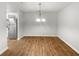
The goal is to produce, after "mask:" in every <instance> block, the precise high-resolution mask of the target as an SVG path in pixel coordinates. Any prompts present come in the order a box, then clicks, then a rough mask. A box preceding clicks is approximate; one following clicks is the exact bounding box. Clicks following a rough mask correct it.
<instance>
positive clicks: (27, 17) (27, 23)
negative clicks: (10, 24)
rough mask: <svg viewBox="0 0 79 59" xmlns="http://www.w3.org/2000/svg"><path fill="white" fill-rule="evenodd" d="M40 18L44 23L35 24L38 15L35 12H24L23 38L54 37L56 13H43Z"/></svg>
mask: <svg viewBox="0 0 79 59" xmlns="http://www.w3.org/2000/svg"><path fill="white" fill-rule="evenodd" d="M42 16H43V17H44V18H45V19H46V22H45V23H43V22H39V23H38V22H36V18H38V13H36V12H24V16H23V19H22V20H23V23H22V24H23V25H22V26H23V27H24V28H23V33H24V36H34V35H46V36H49V35H52V36H53V35H56V32H57V28H56V27H57V19H56V18H57V13H55V12H44V13H43V14H42Z"/></svg>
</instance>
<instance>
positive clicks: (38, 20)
mask: <svg viewBox="0 0 79 59" xmlns="http://www.w3.org/2000/svg"><path fill="white" fill-rule="evenodd" d="M41 5H42V3H39V4H38V6H39V11H38V13H39V14H38V15H39V18H37V19H36V21H37V22H45V21H46V19H45V18H42V9H41V7H42V6H41Z"/></svg>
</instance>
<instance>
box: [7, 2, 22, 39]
mask: <svg viewBox="0 0 79 59" xmlns="http://www.w3.org/2000/svg"><path fill="white" fill-rule="evenodd" d="M20 8H21V3H20V2H8V3H7V13H14V14H16V15H17V33H18V34H17V36H18V39H20V38H21V37H22V36H23V33H22V16H23V14H22V12H21V11H20Z"/></svg>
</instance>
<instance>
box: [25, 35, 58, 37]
mask: <svg viewBox="0 0 79 59" xmlns="http://www.w3.org/2000/svg"><path fill="white" fill-rule="evenodd" d="M24 36H41V37H42V36H47V37H57V35H24Z"/></svg>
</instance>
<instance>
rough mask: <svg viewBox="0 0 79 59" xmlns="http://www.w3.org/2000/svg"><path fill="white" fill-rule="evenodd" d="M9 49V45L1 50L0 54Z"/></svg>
mask: <svg viewBox="0 0 79 59" xmlns="http://www.w3.org/2000/svg"><path fill="white" fill-rule="evenodd" d="M7 49H8V47H6V48H5V49H3V50H2V51H0V55H1V54H2V53H4V52H5V51H6V50H7Z"/></svg>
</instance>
